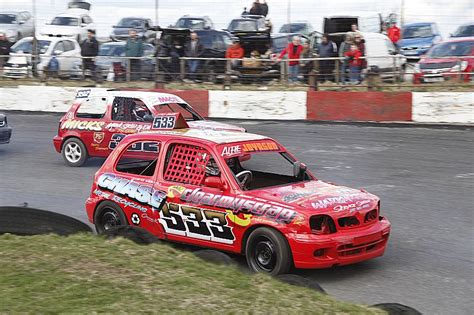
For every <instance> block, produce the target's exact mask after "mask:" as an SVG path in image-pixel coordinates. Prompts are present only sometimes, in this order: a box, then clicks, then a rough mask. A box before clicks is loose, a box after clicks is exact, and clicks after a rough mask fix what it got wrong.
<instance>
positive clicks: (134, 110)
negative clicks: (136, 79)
mask: <svg viewBox="0 0 474 315" xmlns="http://www.w3.org/2000/svg"><path fill="white" fill-rule="evenodd" d="M146 115H151V112H150V110H149V109H148V108H147V107H146V105H145V104H144V103H143V102H142V101H141V100H139V99H137V98H130V97H116V98H114V101H113V103H112V120H116V121H128V122H144V121H145V119H144V118H145V116H146Z"/></svg>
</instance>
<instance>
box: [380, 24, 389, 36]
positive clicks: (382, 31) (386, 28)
mask: <svg viewBox="0 0 474 315" xmlns="http://www.w3.org/2000/svg"><path fill="white" fill-rule="evenodd" d="M381 33H382V34H384V35H385V36H388V27H387V22H383V23H382V29H381Z"/></svg>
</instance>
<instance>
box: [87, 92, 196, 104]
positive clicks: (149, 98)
mask: <svg viewBox="0 0 474 315" xmlns="http://www.w3.org/2000/svg"><path fill="white" fill-rule="evenodd" d="M78 90H79V91H84V90H90V93H89V95H88V97H91V96H96V97H107V96H119V97H130V98H139V99H142V100H144V101H145V102H146V103H147V105H151V106H154V105H159V104H169V103H181V104H187V102H186V101H184V100H183V99H182V98H180V97H179V96H177V95H174V94H169V93H160V92H143V91H126V90H125V91H124V90H114V89H102V88H97V89H87V88H84V89H78ZM170 100H172V101H170Z"/></svg>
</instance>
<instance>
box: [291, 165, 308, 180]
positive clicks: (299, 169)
mask: <svg viewBox="0 0 474 315" xmlns="http://www.w3.org/2000/svg"><path fill="white" fill-rule="evenodd" d="M306 170H307V167H306V164H304V163H301V162H300V161H296V162H295V163H294V164H293V175H294V176H295V177H296V178H299V179H304V175H305V174H306Z"/></svg>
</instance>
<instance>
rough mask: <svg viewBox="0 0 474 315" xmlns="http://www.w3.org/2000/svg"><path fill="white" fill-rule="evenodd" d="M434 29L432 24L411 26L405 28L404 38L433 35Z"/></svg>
mask: <svg viewBox="0 0 474 315" xmlns="http://www.w3.org/2000/svg"><path fill="white" fill-rule="evenodd" d="M431 36H433V31H432V30H431V25H423V26H409V27H407V28H405V29H404V30H403V36H402V38H419V37H431Z"/></svg>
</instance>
